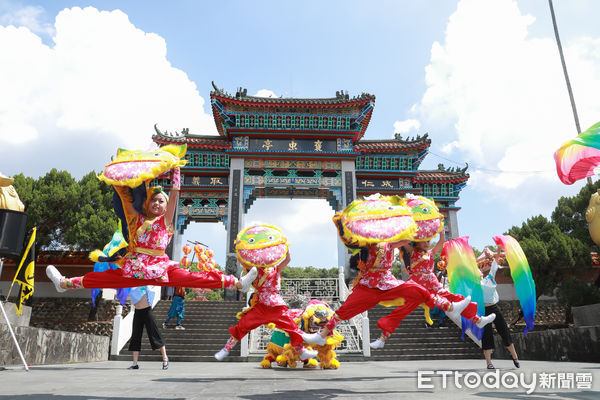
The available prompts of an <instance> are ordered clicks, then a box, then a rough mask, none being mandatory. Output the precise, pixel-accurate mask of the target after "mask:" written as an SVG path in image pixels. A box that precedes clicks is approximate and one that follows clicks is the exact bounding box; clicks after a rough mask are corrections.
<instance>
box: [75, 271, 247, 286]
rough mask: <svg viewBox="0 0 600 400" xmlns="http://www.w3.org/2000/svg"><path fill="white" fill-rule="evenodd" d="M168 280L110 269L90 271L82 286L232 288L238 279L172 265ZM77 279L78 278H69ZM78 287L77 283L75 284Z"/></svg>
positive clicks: (83, 278)
mask: <svg viewBox="0 0 600 400" xmlns="http://www.w3.org/2000/svg"><path fill="white" fill-rule="evenodd" d="M167 273H168V275H169V280H168V281H161V280H158V279H156V280H155V279H136V278H129V277H126V276H123V271H122V270H121V269H120V268H119V269H109V270H106V271H102V272H89V273H87V274H85V275H84V276H82V277H81V278H80V282H81V286H82V287H84V288H86V289H104V288H113V289H119V288H129V287H136V286H146V285H155V286H181V287H188V288H204V289H221V288H223V287H225V288H230V287H233V285H235V282H236V281H237V279H236V278H235V277H233V276H231V275H225V274H223V272H221V271H219V270H211V271H200V272H190V271H187V270H185V269H182V268H179V267H176V266H170V267H168V268H167ZM67 279H68V281H75V280H77V279H78V278H67ZM75 286H76V287H77V285H75Z"/></svg>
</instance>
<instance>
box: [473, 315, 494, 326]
mask: <svg viewBox="0 0 600 400" xmlns="http://www.w3.org/2000/svg"><path fill="white" fill-rule="evenodd" d="M495 319H496V314H494V313H491V314H490V315H487V316H485V317H479V322H478V323H476V324H475V325H477V327H478V328H483V327H484V326H486V325H487V324H489V323H490V322H492V321H493V320H495Z"/></svg>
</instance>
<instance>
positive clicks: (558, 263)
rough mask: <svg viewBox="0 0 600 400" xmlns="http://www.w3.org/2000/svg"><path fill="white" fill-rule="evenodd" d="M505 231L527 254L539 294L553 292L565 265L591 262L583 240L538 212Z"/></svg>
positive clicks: (572, 265) (578, 266)
mask: <svg viewBox="0 0 600 400" xmlns="http://www.w3.org/2000/svg"><path fill="white" fill-rule="evenodd" d="M508 234H509V235H511V236H513V237H514V238H515V239H516V240H517V241H518V242H519V243H520V245H521V248H522V249H523V252H524V253H525V256H526V257H527V261H528V262H529V266H530V268H531V273H532V275H533V279H534V280H535V286H536V292H537V295H538V296H540V295H542V294H546V295H552V294H553V292H554V290H555V289H556V287H557V286H558V284H559V283H560V282H561V281H562V278H563V276H564V272H565V269H577V268H582V267H586V266H589V265H590V263H591V260H590V254H589V253H590V250H589V248H588V247H587V246H586V245H585V244H584V243H582V242H581V241H580V240H579V239H576V238H573V237H571V236H570V235H569V234H567V233H564V232H562V231H561V230H560V228H559V226H558V225H557V224H556V223H554V222H551V221H549V220H548V219H547V218H545V217H543V216H541V215H538V216H536V217H532V218H530V219H528V220H527V222H525V223H523V225H522V226H521V227H520V228H519V227H512V228H511V229H510V230H509V231H508Z"/></svg>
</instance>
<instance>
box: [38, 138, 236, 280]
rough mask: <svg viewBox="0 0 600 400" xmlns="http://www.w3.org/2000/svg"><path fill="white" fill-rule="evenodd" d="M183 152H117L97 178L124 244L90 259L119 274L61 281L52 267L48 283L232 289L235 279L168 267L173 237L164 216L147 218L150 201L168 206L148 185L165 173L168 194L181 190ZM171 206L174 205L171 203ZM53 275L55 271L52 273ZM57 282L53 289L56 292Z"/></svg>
mask: <svg viewBox="0 0 600 400" xmlns="http://www.w3.org/2000/svg"><path fill="white" fill-rule="evenodd" d="M186 149H187V146H186V145H182V146H174V145H168V146H164V147H162V148H160V149H157V150H155V151H152V152H141V151H125V150H119V151H118V153H117V157H116V158H115V159H113V161H111V163H109V164H108V165H107V166H106V168H105V170H104V172H103V173H102V174H101V175H100V176H99V177H98V178H99V179H100V180H102V181H104V182H106V183H108V184H111V185H112V186H113V188H114V189H115V193H114V195H113V205H114V209H115V213H116V214H117V217H119V219H120V221H121V225H122V229H123V236H124V237H125V238H126V240H127V242H125V243H124V245H123V247H122V248H121V249H119V251H115V252H113V254H112V255H111V256H110V257H105V254H103V253H102V252H101V251H99V250H95V251H93V252H92V253H91V254H90V258H91V259H92V260H93V261H96V262H98V261H102V262H114V263H115V264H117V265H118V266H119V267H120V268H118V269H114V270H113V269H109V270H106V271H99V272H90V273H88V274H85V275H84V276H79V277H74V278H64V277H62V276H60V274H59V273H58V272H57V271H56V269H55V268H54V267H52V268H50V266H49V268H48V270H47V273H48V276H49V277H50V279H51V280H52V281H53V282H54V283H55V284H57V281H60V280H62V279H65V280H66V286H67V288H69V289H80V288H86V289H102V288H129V287H137V286H146V285H158V286H182V287H190V288H206V289H220V288H234V287H235V285H236V283H237V278H235V277H234V276H230V275H225V274H223V272H221V271H219V270H217V269H213V270H210V271H200V272H190V271H187V270H184V269H182V268H180V267H179V263H178V262H176V261H171V260H170V259H169V257H168V256H167V255H166V254H165V249H166V248H167V245H168V244H169V242H170V240H171V237H172V236H173V227H172V226H171V224H167V221H165V215H164V214H163V215H160V216H157V217H155V218H149V217H148V216H149V215H151V214H150V213H149V212H148V205H149V203H150V200H151V199H152V197H153V195H156V194H157V193H160V194H161V195H163V196H164V197H165V198H166V200H167V203H168V201H169V196H168V195H167V194H166V193H165V192H164V191H162V189H161V188H160V187H155V188H148V182H149V181H150V180H151V179H154V178H156V177H158V176H160V175H161V174H164V173H165V172H167V171H169V170H173V172H172V189H173V191H175V193H178V191H179V188H180V186H181V183H180V180H181V178H180V173H179V167H180V166H183V165H185V163H186V161H184V160H181V158H182V157H183V156H184V155H185V152H186ZM172 201H177V199H173V200H172ZM52 269H54V270H52ZM59 283H60V282H58V284H57V288H59V287H60V285H59Z"/></svg>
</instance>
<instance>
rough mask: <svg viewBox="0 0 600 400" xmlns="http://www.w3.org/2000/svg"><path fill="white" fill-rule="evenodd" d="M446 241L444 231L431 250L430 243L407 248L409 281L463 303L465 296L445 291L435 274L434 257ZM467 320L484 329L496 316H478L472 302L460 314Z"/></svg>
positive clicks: (432, 292)
mask: <svg viewBox="0 0 600 400" xmlns="http://www.w3.org/2000/svg"><path fill="white" fill-rule="evenodd" d="M445 241H446V235H445V233H444V231H443V230H442V231H441V232H440V240H439V241H438V242H437V244H436V245H435V246H434V247H433V249H431V250H429V243H430V241H429V240H427V241H422V242H414V244H413V245H408V246H406V247H405V248H406V249H407V250H408V252H409V253H410V266H409V267H408V276H409V280H412V281H414V282H416V283H418V284H419V285H421V286H423V287H424V288H425V289H427V290H429V292H430V293H431V294H433V295H437V296H440V297H443V298H445V299H447V300H449V301H454V302H456V301H462V300H464V299H465V297H464V296H461V295H459V294H454V293H450V292H449V291H448V290H446V289H444V287H443V286H442V284H441V283H440V281H439V280H438V278H437V276H436V275H435V273H434V272H433V269H434V260H433V258H434V256H435V254H437V253H438V252H439V251H440V250H441V249H442V246H443V245H444V242H445ZM460 315H462V316H463V317H465V318H466V319H469V320H471V321H473V323H475V325H477V327H478V328H483V327H484V326H485V325H487V324H489V323H490V322H492V321H493V320H494V318H496V314H494V313H492V314H489V315H487V316H485V317H480V316H478V315H477V303H474V302H470V303H469V304H468V305H467V307H466V308H465V309H464V310H463V311H462V313H461V314H460Z"/></svg>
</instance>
